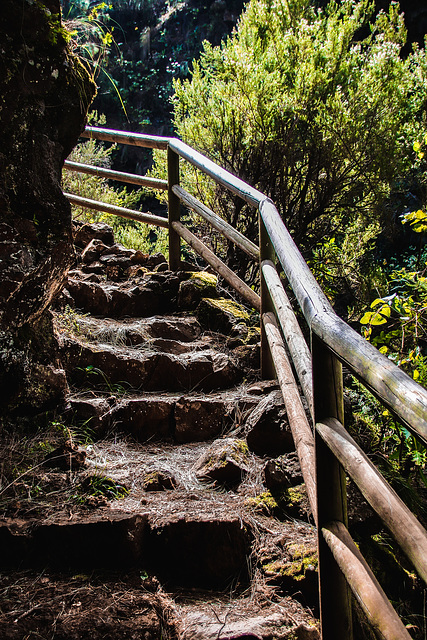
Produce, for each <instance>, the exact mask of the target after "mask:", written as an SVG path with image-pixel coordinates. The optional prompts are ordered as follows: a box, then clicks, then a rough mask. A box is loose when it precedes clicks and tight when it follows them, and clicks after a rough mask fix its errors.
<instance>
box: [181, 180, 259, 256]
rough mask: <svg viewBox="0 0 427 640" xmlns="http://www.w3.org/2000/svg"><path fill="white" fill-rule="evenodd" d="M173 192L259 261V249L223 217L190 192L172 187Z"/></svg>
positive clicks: (228, 238)
mask: <svg viewBox="0 0 427 640" xmlns="http://www.w3.org/2000/svg"><path fill="white" fill-rule="evenodd" d="M172 191H173V192H174V194H175V195H176V196H178V198H179V199H180V200H181V202H183V203H184V204H185V205H186V206H187V207H189V208H190V209H192V210H193V211H195V212H196V213H198V214H199V216H201V217H202V218H203V219H204V220H206V222H209V224H210V225H211V227H213V228H214V229H216V230H217V231H219V232H220V233H222V235H223V236H224V237H225V238H227V240H231V242H233V243H234V244H235V245H236V246H237V247H239V248H240V249H242V251H244V252H245V253H246V254H247V255H248V256H249V257H250V258H252V260H259V247H257V246H256V244H254V243H253V242H251V241H250V240H248V239H247V238H246V237H245V236H244V235H243V233H240V231H236V229H235V228H234V227H232V226H231V224H228V222H226V221H225V220H223V218H221V216H219V215H217V214H216V213H214V211H211V210H210V209H209V208H208V207H206V205H204V204H203V203H202V202H200V201H199V200H197V198H195V197H194V196H192V195H191V194H190V193H188V191H186V190H185V189H183V188H182V187H179V186H178V185H175V186H174V187H172Z"/></svg>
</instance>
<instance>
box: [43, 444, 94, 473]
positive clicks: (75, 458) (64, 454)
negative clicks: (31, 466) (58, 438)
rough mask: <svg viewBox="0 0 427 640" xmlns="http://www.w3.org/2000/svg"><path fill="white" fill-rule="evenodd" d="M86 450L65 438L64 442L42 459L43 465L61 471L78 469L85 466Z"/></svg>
mask: <svg viewBox="0 0 427 640" xmlns="http://www.w3.org/2000/svg"><path fill="white" fill-rule="evenodd" d="M85 460H86V451H84V450H83V449H79V448H78V446H77V445H76V444H74V443H73V442H71V440H67V442H66V443H65V444H63V445H62V446H60V447H58V448H57V449H55V450H54V451H51V453H49V454H48V455H47V456H46V458H45V459H44V461H43V464H44V466H45V467H53V468H55V469H61V470H62V471H79V470H80V469H82V468H83V467H84V466H85Z"/></svg>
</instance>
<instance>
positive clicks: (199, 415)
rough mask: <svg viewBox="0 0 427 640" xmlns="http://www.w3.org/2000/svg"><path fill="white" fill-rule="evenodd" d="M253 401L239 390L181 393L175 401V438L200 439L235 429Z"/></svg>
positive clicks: (250, 408) (254, 402)
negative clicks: (201, 393)
mask: <svg viewBox="0 0 427 640" xmlns="http://www.w3.org/2000/svg"><path fill="white" fill-rule="evenodd" d="M255 405H256V401H255V400H253V399H251V398H250V396H248V395H247V394H246V393H245V392H242V390H240V391H239V390H233V391H226V392H221V393H217V394H215V395H214V394H211V395H210V396H205V395H189V396H182V397H181V398H179V399H178V401H177V403H176V405H175V416H174V417H175V440H176V441H177V442H180V443H184V442H203V441H205V440H210V439H212V438H215V437H216V436H218V435H219V434H221V433H226V432H227V431H229V430H230V429H232V428H233V427H234V428H236V429H238V428H239V426H240V421H241V420H242V418H243V416H244V415H245V414H246V413H248V412H249V411H251V410H252V409H253V407H254V406H255Z"/></svg>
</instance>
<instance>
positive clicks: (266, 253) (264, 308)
mask: <svg viewBox="0 0 427 640" xmlns="http://www.w3.org/2000/svg"><path fill="white" fill-rule="evenodd" d="M258 221H259V222H258V223H259V255H260V268H259V271H260V294H261V313H260V323H261V377H262V378H263V379H264V380H273V379H274V378H275V377H276V371H275V368H274V363H273V358H272V357H271V352H270V347H269V345H268V340H267V336H266V334H265V329H264V323H263V321H262V316H263V314H264V313H267V312H269V311H273V312H274V306H273V303H272V300H271V296H270V294H269V292H268V287H267V285H266V282H265V279H264V276H263V274H262V268H261V266H262V263H263V261H264V260H272V261H273V262H274V257H275V253H274V248H273V243H272V242H271V240H270V236H269V235H268V233H267V229H266V228H265V225H264V221H263V219H262V216H261V213H259V214H258Z"/></svg>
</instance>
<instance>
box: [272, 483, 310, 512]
mask: <svg viewBox="0 0 427 640" xmlns="http://www.w3.org/2000/svg"><path fill="white" fill-rule="evenodd" d="M275 498H276V500H277V501H278V503H279V506H280V508H281V509H282V510H283V511H284V512H285V513H286V515H287V516H289V517H291V518H297V519H298V520H307V519H309V517H310V516H311V509H310V503H309V501H308V496H307V492H306V490H305V484H304V483H301V484H298V485H295V486H293V487H288V488H287V489H284V490H283V491H281V492H280V493H279V492H277V491H276V492H275Z"/></svg>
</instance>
